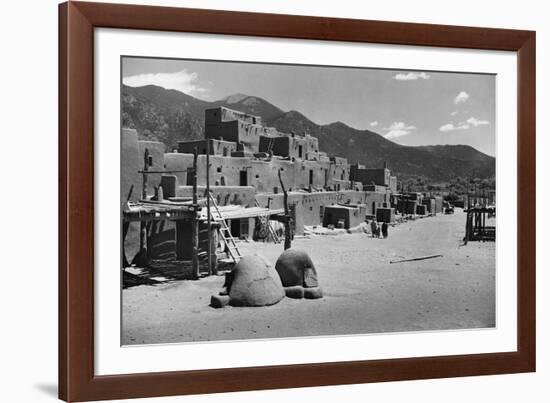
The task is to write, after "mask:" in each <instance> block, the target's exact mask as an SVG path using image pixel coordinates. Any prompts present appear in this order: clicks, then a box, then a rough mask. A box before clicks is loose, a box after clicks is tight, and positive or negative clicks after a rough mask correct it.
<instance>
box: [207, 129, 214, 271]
mask: <svg viewBox="0 0 550 403" xmlns="http://www.w3.org/2000/svg"><path fill="white" fill-rule="evenodd" d="M206 213H207V214H206V217H207V220H208V225H207V227H208V275H209V276H210V275H211V274H212V272H213V269H212V256H211V254H212V226H211V225H212V222H211V217H210V139H208V140H206Z"/></svg>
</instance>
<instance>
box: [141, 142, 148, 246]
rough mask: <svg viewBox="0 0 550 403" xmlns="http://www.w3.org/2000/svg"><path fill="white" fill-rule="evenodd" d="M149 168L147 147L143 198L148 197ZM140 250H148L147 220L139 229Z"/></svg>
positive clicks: (144, 154) (142, 190) (144, 163)
mask: <svg viewBox="0 0 550 403" xmlns="http://www.w3.org/2000/svg"><path fill="white" fill-rule="evenodd" d="M148 170H149V149H148V148H146V149H145V153H143V171H142V172H143V173H142V189H141V199H142V200H146V199H147V179H148V176H147V171H148ZM139 251H140V253H141V254H143V253H146V252H147V226H146V223H145V222H141V224H140V231H139Z"/></svg>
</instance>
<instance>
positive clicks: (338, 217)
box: [323, 204, 366, 229]
mask: <svg viewBox="0 0 550 403" xmlns="http://www.w3.org/2000/svg"><path fill="white" fill-rule="evenodd" d="M365 210H366V206H365V205H364V204H350V205H342V204H336V205H332V206H327V207H325V210H324V213H323V227H328V226H329V225H333V226H334V227H336V228H345V229H349V228H353V227H357V226H358V225H359V224H361V223H362V222H363V221H364V220H365Z"/></svg>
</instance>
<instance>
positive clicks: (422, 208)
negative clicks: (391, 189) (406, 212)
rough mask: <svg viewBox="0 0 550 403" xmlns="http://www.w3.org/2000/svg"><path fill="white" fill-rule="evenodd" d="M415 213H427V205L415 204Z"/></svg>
mask: <svg viewBox="0 0 550 403" xmlns="http://www.w3.org/2000/svg"><path fill="white" fill-rule="evenodd" d="M416 214H418V215H426V214H427V206H426V205H425V204H417V205H416Z"/></svg>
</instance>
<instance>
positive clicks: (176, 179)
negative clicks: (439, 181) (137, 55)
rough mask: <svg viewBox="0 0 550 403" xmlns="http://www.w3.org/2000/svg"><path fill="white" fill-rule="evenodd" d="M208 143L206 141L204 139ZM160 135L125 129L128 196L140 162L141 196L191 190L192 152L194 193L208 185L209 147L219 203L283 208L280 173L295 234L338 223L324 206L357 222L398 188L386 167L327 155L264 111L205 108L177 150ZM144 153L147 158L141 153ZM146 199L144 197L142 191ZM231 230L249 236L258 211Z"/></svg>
mask: <svg viewBox="0 0 550 403" xmlns="http://www.w3.org/2000/svg"><path fill="white" fill-rule="evenodd" d="M208 143H209V144H208ZM164 148H165V146H164V144H162V143H159V142H152V141H141V140H138V137H137V132H136V131H135V130H133V129H123V131H122V162H123V163H122V189H121V197H122V199H123V201H126V197H127V195H128V193H129V190H130V188H131V187H132V185H133V187H134V189H135V190H136V191H134V192H133V194H132V196H131V197H130V200H133V201H136V200H138V199H140V197H139V194H140V192H141V190H142V187H143V183H142V179H141V178H142V176H141V175H140V174H139V171H140V170H142V169H143V167H144V164H145V165H146V166H147V167H146V168H147V169H148V170H149V171H150V172H151V173H150V174H148V175H147V177H148V179H147V183H146V189H145V192H141V194H146V195H147V196H146V199H148V198H150V197H152V196H153V195H155V194H156V193H158V188H159V187H162V194H163V197H164V198H165V199H167V200H174V201H181V200H188V199H191V197H192V176H191V175H188V173H189V170H190V169H191V168H192V166H193V159H194V155H193V153H194V152H195V151H196V152H197V153H198V154H199V155H198V158H197V185H198V194H199V195H203V194H204V191H205V186H206V176H207V167H206V153H207V150H208V148H209V149H210V155H209V160H210V169H209V170H208V176H209V178H208V179H209V184H210V190H211V193H212V195H213V197H214V198H215V199H216V201H217V203H218V204H219V205H220V206H228V205H237V206H242V207H246V208H252V207H263V208H268V209H270V210H273V211H277V210H280V209H282V208H283V194H282V192H281V183H280V181H279V177H278V174H279V173H280V176H281V180H282V182H283V184H284V187H285V189H286V190H287V191H288V192H289V193H288V203H289V208H290V212H291V216H292V218H293V224H294V230H295V233H296V234H303V233H304V226H309V225H323V223H324V225H330V224H332V225H335V226H337V225H338V222H337V221H338V216H339V215H336V216H335V217H334V219H332V218H331V217H325V214H324V210H325V207H326V206H331V207H332V210H331V211H334V208H338V206H342V205H344V206H342V207H345V211H346V214H349V215H352V216H355V217H353V218H352V219H346V220H344V222H345V223H347V222H352V223H356V222H361V221H364V220H365V218H368V217H375V216H376V213H377V209H382V208H390V195H391V194H392V193H395V192H396V178H395V177H394V176H391V174H390V171H389V169H387V168H386V167H384V168H365V167H363V166H361V165H354V166H350V165H349V164H348V161H347V160H346V159H345V158H342V157H338V156H328V155H327V154H326V153H324V152H322V151H320V150H319V143H318V140H317V138H315V137H313V136H310V135H309V134H297V133H281V132H279V131H278V130H276V129H275V128H272V127H266V126H263V125H262V121H261V118H260V117H258V116H253V115H249V114H245V113H242V112H238V111H234V110H231V109H228V108H225V107H219V108H215V109H208V110H206V111H205V138H204V139H202V140H197V141H184V142H180V143H179V144H178V148H177V150H172V152H168V153H165V150H164ZM146 152H147V158H146V160H144V157H145V153H146ZM141 199H142V200H143V196H142V197H141ZM231 221H235V222H231V223H230V227H231V230H232V232H233V235H234V236H236V237H240V238H249V239H252V238H253V236H254V228H255V224H256V221H257V218H254V217H252V218H251V217H244V218H234V219H232V220H231Z"/></svg>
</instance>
